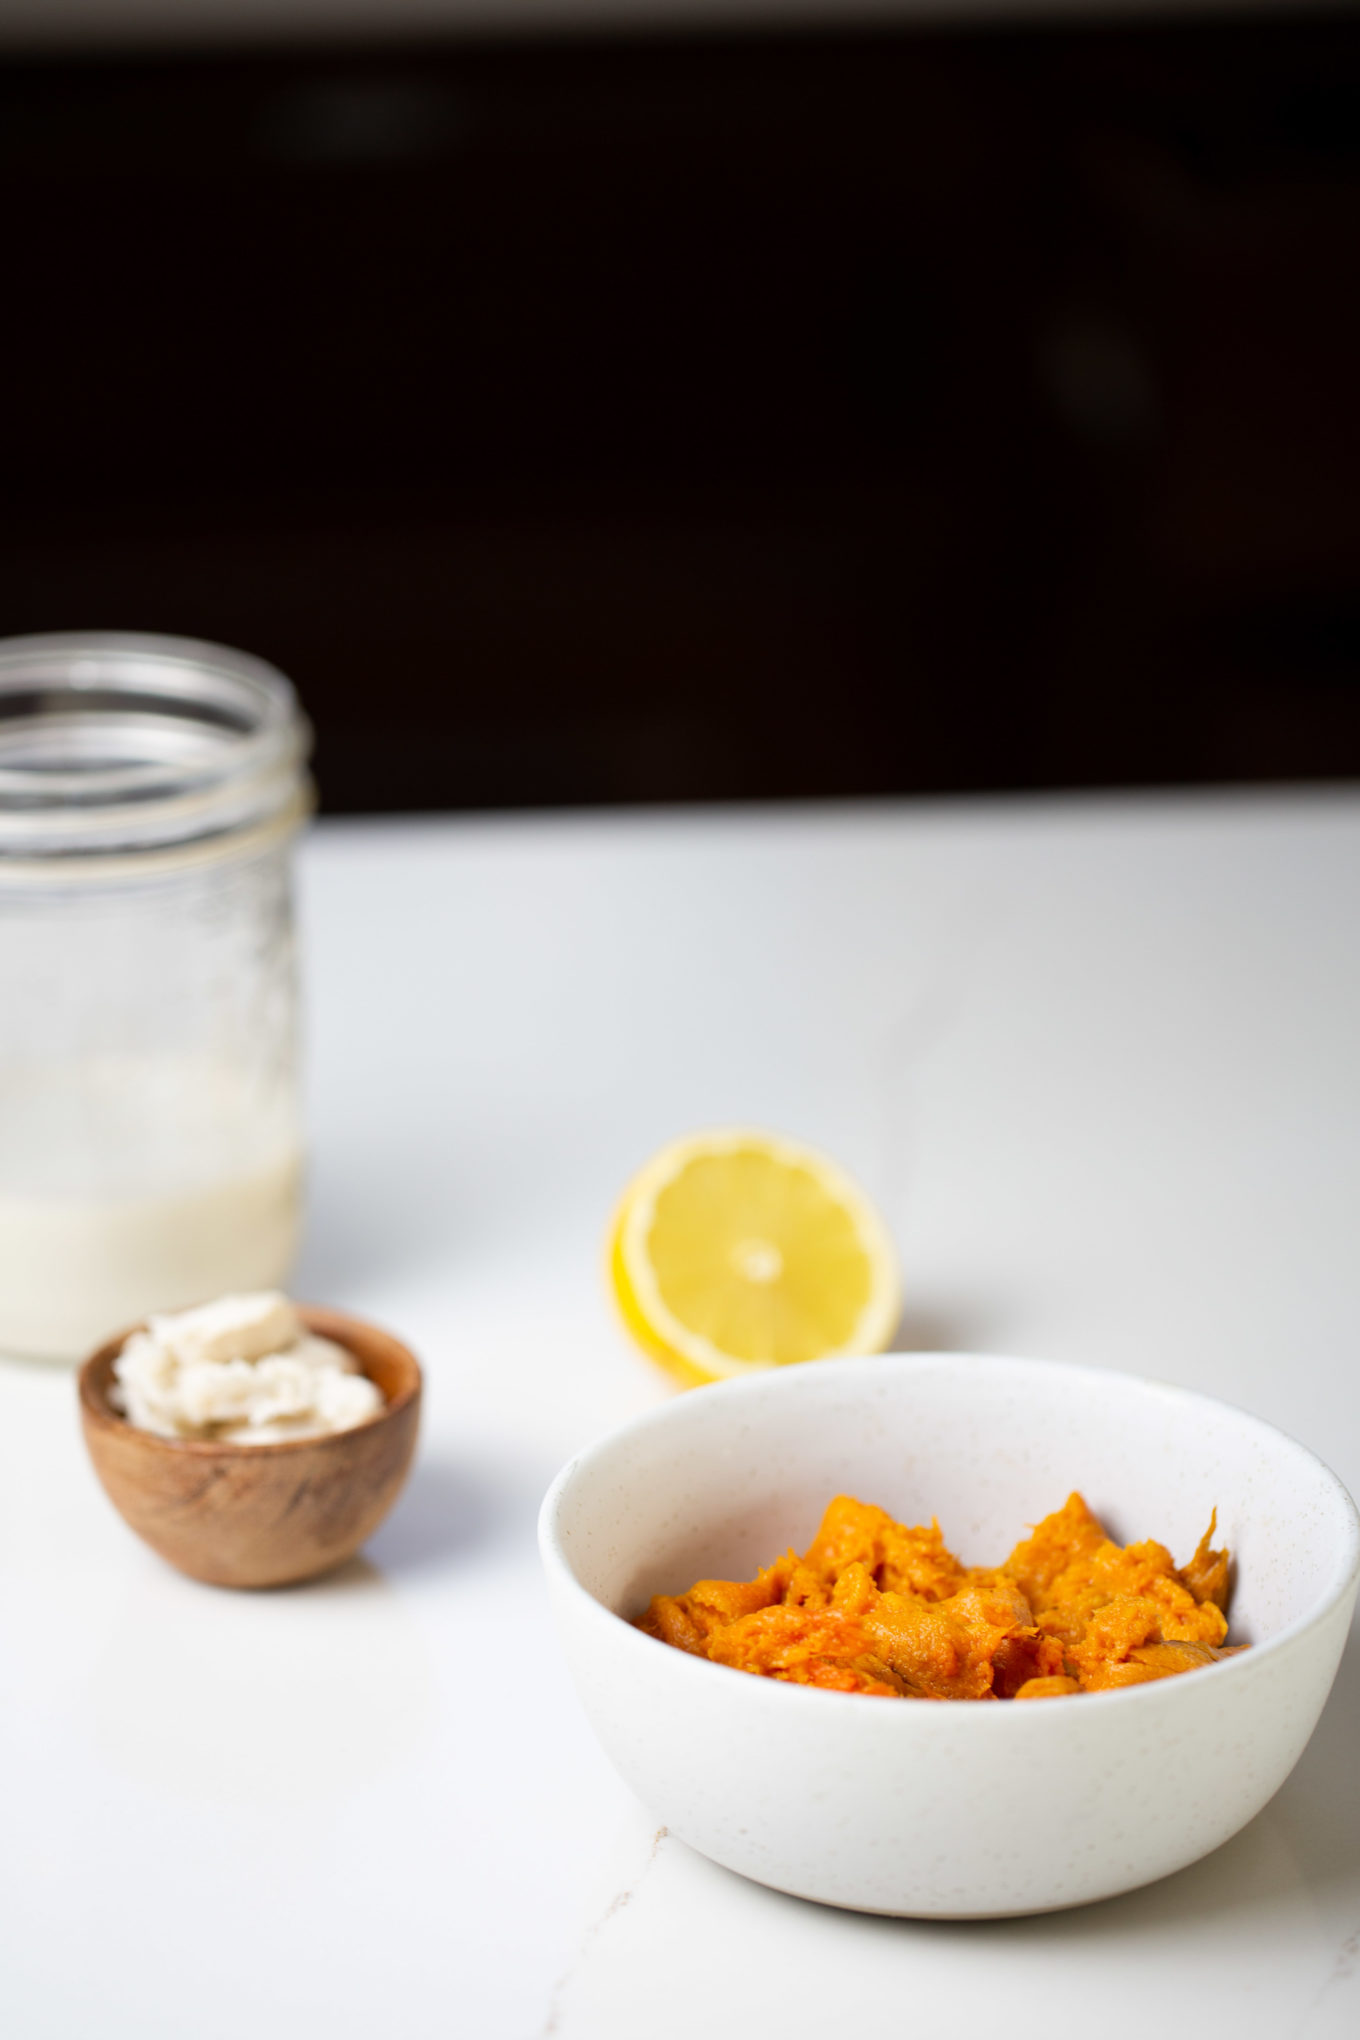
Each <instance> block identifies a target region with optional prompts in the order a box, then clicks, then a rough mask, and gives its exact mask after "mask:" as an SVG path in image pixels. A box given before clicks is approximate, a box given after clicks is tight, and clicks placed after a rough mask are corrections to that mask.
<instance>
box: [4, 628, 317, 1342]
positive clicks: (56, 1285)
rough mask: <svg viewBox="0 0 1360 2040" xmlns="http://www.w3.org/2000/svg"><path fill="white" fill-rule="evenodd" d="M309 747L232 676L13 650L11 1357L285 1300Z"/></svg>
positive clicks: (220, 657)
mask: <svg viewBox="0 0 1360 2040" xmlns="http://www.w3.org/2000/svg"><path fill="white" fill-rule="evenodd" d="M309 749H310V731H309V729H308V726H307V724H306V722H305V720H304V719H303V717H302V716H301V714H300V713H299V710H298V706H297V702H296V699H295V696H294V694H293V690H292V688H291V687H290V686H289V684H288V682H287V681H286V680H285V679H284V678H283V676H282V674H280V673H276V672H275V671H274V670H273V668H272V667H270V666H267V665H265V664H263V663H262V662H261V661H260V660H258V659H252V658H248V657H247V656H245V655H244V654H243V653H240V652H233V651H227V650H225V649H224V648H222V647H221V646H218V645H208V644H197V643H194V642H192V641H190V640H187V639H179V638H162V637H143V636H125V635H121V634H117V635H108V634H104V633H98V634H93V633H84V632H82V633H73V634H71V635H68V636H60V637H28V638H10V639H8V640H4V641H0V1353H6V1354H16V1355H24V1356H28V1355H32V1356H37V1357H43V1358H54V1359H56V1358H75V1357H78V1356H79V1355H81V1354H83V1353H84V1352H86V1351H87V1350H88V1349H89V1348H90V1347H92V1346H93V1345H95V1344H96V1343H97V1342H98V1341H99V1340H101V1339H103V1338H105V1337H107V1336H108V1335H109V1334H110V1333H113V1332H116V1331H118V1330H120V1329H121V1328H122V1327H124V1326H125V1325H128V1324H131V1323H132V1322H133V1321H134V1320H136V1319H137V1318H139V1317H141V1316H143V1315H144V1314H145V1313H146V1312H147V1311H149V1310H158V1309H175V1308H178V1307H180V1306H183V1305H187V1304H192V1303H198V1302H203V1301H205V1300H206V1299H207V1298H209V1297H212V1296H216V1295H220V1294H222V1293H223V1292H225V1291H229V1290H234V1289H259V1288H271V1287H274V1286H276V1285H278V1284H280V1283H281V1282H282V1281H283V1280H284V1278H285V1277H286V1275H287V1272H288V1269H289V1267H290V1265H291V1263H292V1260H293V1257H294V1254H295V1251H296V1248H297V1242H298V1233H299V1228H300V1220H301V1187H302V1137H301V1115H300V1108H299V1095H298V1079H299V1070H298V1038H297V988H296V971H295V956H294V939H293V910H292V871H291V866H292V847H293V842H294V838H295V836H296V834H297V831H298V828H299V826H300V825H301V823H302V822H303V821H304V820H305V818H306V816H307V814H308V812H309V810H310V806H311V787H310V781H309V779H308V777H307V770H306V761H307V755H308V752H309Z"/></svg>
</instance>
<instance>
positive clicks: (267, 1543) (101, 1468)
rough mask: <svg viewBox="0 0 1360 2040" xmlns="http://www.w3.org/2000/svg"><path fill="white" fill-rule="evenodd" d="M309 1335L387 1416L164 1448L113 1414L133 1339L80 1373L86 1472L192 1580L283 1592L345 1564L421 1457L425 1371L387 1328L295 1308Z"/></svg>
mask: <svg viewBox="0 0 1360 2040" xmlns="http://www.w3.org/2000/svg"><path fill="white" fill-rule="evenodd" d="M297 1308H298V1316H299V1317H300V1318H301V1320H302V1322H303V1324H304V1325H306V1327H307V1329H308V1331H311V1332H316V1333H318V1334H319V1335H320V1336H321V1337H323V1338H327V1339H334V1340H335V1341H336V1343H337V1344H338V1345H341V1346H344V1347H346V1348H347V1349H348V1351H349V1352H351V1353H352V1354H353V1355H354V1358H355V1359H356V1360H357V1361H358V1363H359V1366H360V1368H361V1369H362V1371H363V1372H364V1373H365V1374H366V1375H367V1376H368V1378H369V1380H370V1381H372V1382H374V1383H375V1384H376V1385H377V1387H378V1388H379V1389H380V1390H381V1392H382V1395H383V1399H384V1405H385V1406H384V1408H383V1409H382V1410H381V1411H380V1412H379V1413H378V1415H377V1416H375V1417H370V1418H369V1419H368V1421H367V1422H366V1423H362V1424H357V1425H355V1426H354V1428H353V1429H352V1430H348V1431H333V1432H330V1433H328V1434H327V1435H326V1436H324V1437H319V1438H290V1439H284V1440H280V1441H279V1442H278V1443H276V1444H269V1445H237V1444H232V1443H228V1442H226V1441H224V1440H219V1439H198V1438H162V1437H159V1436H158V1435H157V1434H156V1433H155V1432H153V1431H142V1430H139V1429H138V1428H137V1427H136V1425H134V1424H130V1423H128V1422H127V1420H126V1418H124V1417H123V1416H121V1415H120V1414H119V1413H118V1411H117V1410H116V1409H115V1408H114V1407H113V1404H112V1403H111V1401H110V1399H109V1392H110V1390H111V1389H112V1387H113V1386H114V1374H113V1363H114V1361H115V1360H116V1359H117V1357H118V1354H119V1353H120V1352H121V1351H122V1347H123V1344H124V1341H125V1340H126V1338H127V1337H128V1333H127V1332H122V1333H120V1334H119V1335H118V1336H117V1337H116V1338H113V1339H110V1340H108V1341H107V1343H106V1344H105V1345H102V1346H101V1347H100V1348H99V1349H98V1351H97V1352H95V1353H92V1354H91V1356H90V1358H89V1359H88V1360H87V1361H86V1362H85V1364H84V1366H83V1367H82V1368H81V1370H80V1376H79V1392H80V1421H81V1427H82V1429H83V1431H84V1433H85V1443H86V1446H87V1448H88V1450H89V1454H90V1458H91V1460H92V1461H93V1463H94V1470H95V1472H96V1473H97V1474H98V1476H99V1479H100V1482H101V1484H102V1486H103V1488H104V1492H105V1493H106V1494H107V1495H108V1497H109V1500H110V1501H111V1502H112V1503H113V1505H114V1507H115V1508H116V1509H117V1511H118V1513H119V1515H120V1516H122V1518H123V1520H124V1522H125V1523H127V1524H128V1525H129V1527H130V1528H131V1529H133V1530H135V1531H136V1533H137V1535H138V1536H139V1537H140V1538H142V1539H143V1541H144V1542H145V1543H147V1544H149V1545H150V1546H151V1548H152V1550H153V1551H156V1552H159V1554H160V1556H161V1557H162V1558H164V1559H166V1560H167V1561H168V1562H169V1563H170V1564H171V1565H173V1566H176V1567H178V1569H179V1571H180V1572H183V1573H188V1575H189V1576H190V1578H191V1579H196V1580H205V1581H207V1582H208V1583H209V1584H210V1585H212V1586H218V1587H279V1586H286V1585H289V1584H291V1583H293V1582H295V1581H298V1580H309V1579H314V1578H315V1577H316V1576H317V1574H319V1573H323V1572H330V1571H331V1570H332V1568H333V1567H335V1566H338V1565H342V1564H343V1563H344V1561H345V1560H346V1559H347V1558H351V1557H352V1556H353V1555H354V1553H355V1552H356V1551H357V1550H358V1549H359V1547H360V1546H361V1545H362V1544H363V1543H364V1542H365V1541H366V1540H367V1539H368V1538H369V1537H371V1536H372V1534H373V1532H374V1531H375V1530H376V1529H377V1527H378V1525H379V1524H380V1523H381V1522H382V1520H383V1518H384V1517H385V1516H386V1515H387V1513H388V1511H389V1510H390V1509H391V1507H392V1505H393V1503H394V1502H395V1501H396V1499H397V1496H398V1495H399V1494H400V1493H401V1490H402V1487H403V1485H404V1484H405V1481H406V1476H407V1474H408V1473H409V1471H410V1468H411V1461H412V1459H413V1458H414V1456H415V1449H416V1435H417V1431H418V1429H419V1424H420V1400H421V1373H420V1364H419V1362H418V1361H417V1360H416V1357H415V1355H414V1354H413V1353H412V1352H411V1351H410V1350H409V1349H408V1348H407V1347H405V1346H403V1345H402V1344H401V1342H400V1340H398V1339H394V1338H393V1337H392V1335H391V1333H390V1332H384V1331H381V1330H379V1328H378V1327H377V1326H376V1325H370V1324H366V1323H365V1322H364V1321H363V1320H362V1319H361V1318H355V1317H350V1316H349V1315H348V1314H347V1313H346V1312H344V1311H338V1310H326V1309H322V1308H320V1307H318V1306H315V1305H311V1304H300V1305H299V1306H298V1307H297Z"/></svg>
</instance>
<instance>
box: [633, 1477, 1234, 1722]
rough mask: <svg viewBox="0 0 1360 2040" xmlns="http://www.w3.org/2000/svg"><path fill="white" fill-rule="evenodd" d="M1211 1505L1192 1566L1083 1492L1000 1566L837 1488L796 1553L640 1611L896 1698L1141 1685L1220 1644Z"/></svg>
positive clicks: (708, 1642) (826, 1681)
mask: <svg viewBox="0 0 1360 2040" xmlns="http://www.w3.org/2000/svg"><path fill="white" fill-rule="evenodd" d="M1216 1521H1217V1514H1216V1512H1215V1515H1214V1516H1213V1517H1211V1518H1210V1521H1209V1528H1208V1529H1207V1530H1206V1531H1205V1533H1204V1536H1203V1537H1202V1538H1201V1540H1200V1543H1199V1548H1198V1550H1197V1551H1196V1552H1195V1555H1194V1557H1193V1558H1192V1559H1191V1560H1190V1562H1189V1564H1188V1565H1185V1566H1179V1567H1178V1566H1176V1565H1175V1564H1174V1563H1173V1561H1172V1557H1171V1553H1170V1552H1169V1551H1168V1550H1167V1548H1166V1546H1165V1545H1164V1544H1157V1543H1155V1542H1154V1541H1153V1540H1151V1539H1149V1540H1148V1541H1147V1542H1146V1543H1144V1544H1129V1545H1122V1546H1121V1545H1118V1544H1116V1543H1114V1541H1113V1540H1112V1539H1111V1538H1110V1537H1109V1536H1108V1535H1107V1534H1106V1532H1105V1529H1104V1527H1103V1525H1102V1524H1101V1523H1100V1522H1099V1520H1098V1519H1097V1518H1096V1517H1095V1516H1093V1515H1092V1513H1091V1511H1090V1510H1089V1509H1088V1508H1087V1506H1086V1504H1085V1502H1084V1501H1083V1500H1082V1498H1081V1496H1080V1495H1071V1496H1069V1497H1068V1500H1067V1501H1066V1503H1065V1504H1064V1506H1063V1507H1062V1508H1061V1509H1058V1510H1057V1511H1056V1512H1055V1513H1054V1514H1053V1515H1051V1516H1046V1517H1045V1518H1044V1520H1043V1522H1042V1523H1040V1524H1038V1525H1037V1527H1036V1528H1035V1529H1034V1531H1033V1533H1032V1534H1031V1535H1030V1536H1029V1537H1027V1538H1025V1539H1024V1541H1023V1542H1022V1543H1020V1544H1017V1545H1016V1547H1015V1549H1014V1551H1013V1552H1012V1553H1011V1555H1010V1557H1009V1558H1008V1559H1006V1560H1005V1561H1004V1562H1003V1563H1002V1564H1001V1565H999V1566H996V1567H994V1568H993V1567H988V1566H965V1565H962V1564H961V1563H960V1562H959V1560H958V1559H957V1558H955V1557H954V1554H953V1553H952V1552H951V1551H949V1550H948V1549H946V1546H945V1542H944V1539H943V1537H942V1536H941V1535H940V1526H939V1524H938V1523H932V1524H931V1525H930V1528H929V1529H924V1528H922V1527H920V1526H918V1527H917V1528H916V1529H908V1528H907V1527H906V1525H905V1524H903V1523H895V1522H894V1521H893V1519H892V1517H891V1516H889V1515H887V1514H886V1513H885V1512H884V1511H883V1510H882V1509H875V1508H872V1507H871V1506H869V1504H867V1503H865V1502H857V1501H854V1500H852V1499H851V1497H850V1496H849V1495H839V1496H837V1498H836V1500H835V1501H834V1502H832V1504H831V1506H830V1508H829V1509H828V1510H827V1512H826V1514H825V1516H824V1517H823V1518H822V1526H821V1528H820V1530H819V1531H818V1532H817V1535H816V1536H815V1537H814V1539H813V1540H812V1543H811V1544H810V1545H809V1546H808V1549H807V1550H806V1551H805V1552H804V1554H803V1556H802V1557H801V1558H799V1557H798V1555H797V1554H796V1553H795V1552H793V1551H788V1552H786V1553H785V1554H784V1556H783V1557H782V1558H777V1559H776V1560H775V1562H774V1564H773V1565H771V1566H767V1567H766V1568H765V1569H764V1571H762V1572H759V1573H757V1575H756V1577H755V1578H754V1579H753V1580H744V1581H743V1580H700V1581H698V1583H697V1584H696V1585H695V1586H692V1587H691V1588H690V1589H689V1592H688V1593H686V1594H657V1595H656V1596H655V1597H654V1599H653V1600H652V1603H651V1605H650V1606H649V1608H648V1610H647V1612H646V1614H645V1615H644V1616H643V1617H642V1619H641V1621H640V1622H639V1623H638V1627H639V1628H640V1629H642V1630H645V1631H646V1633H647V1634H648V1635H649V1636H655V1637H659V1638H660V1640H661V1642H662V1643H669V1644H673V1645H674V1646H675V1648H676V1649H677V1650H685V1651H689V1652H691V1653H692V1654H693V1655H694V1656H695V1657H706V1658H711V1659H712V1661H713V1662H714V1663H715V1664H719V1665H731V1666H733V1667H735V1669H736V1670H738V1671H742V1672H754V1673H756V1674H757V1675H758V1676H760V1677H761V1678H766V1679H783V1680H786V1681H788V1682H789V1683H791V1684H793V1685H797V1686H822V1687H826V1688H829V1689H830V1690H831V1691H832V1692H835V1693H878V1694H883V1695H889V1696H892V1697H894V1698H897V1699H906V1700H1042V1699H1049V1698H1053V1697H1056V1696H1058V1695H1061V1694H1066V1693H1100V1692H1105V1691H1107V1690H1109V1689H1110V1688H1111V1687H1115V1686H1141V1685H1143V1684H1144V1683H1145V1682H1146V1681H1147V1680H1149V1679H1164V1678H1167V1677H1169V1676H1170V1675H1171V1674H1173V1673H1176V1672H1188V1671H1193V1670H1194V1669H1195V1667H1196V1666H1198V1665H1207V1664H1212V1663H1213V1662H1214V1661H1215V1660H1216V1659H1217V1658H1221V1657H1224V1656H1227V1655H1229V1654H1230V1652H1229V1651H1228V1650H1225V1648H1224V1639H1225V1637H1226V1636H1227V1633H1228V1623H1227V1618H1226V1616H1225V1614H1224V1609H1225V1608H1226V1606H1227V1599H1228V1553H1227V1552H1226V1551H1215V1550H1213V1549H1212V1548H1211V1539H1212V1537H1213V1534H1214V1527H1215V1523H1216Z"/></svg>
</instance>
